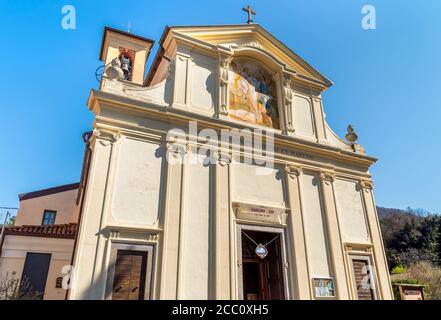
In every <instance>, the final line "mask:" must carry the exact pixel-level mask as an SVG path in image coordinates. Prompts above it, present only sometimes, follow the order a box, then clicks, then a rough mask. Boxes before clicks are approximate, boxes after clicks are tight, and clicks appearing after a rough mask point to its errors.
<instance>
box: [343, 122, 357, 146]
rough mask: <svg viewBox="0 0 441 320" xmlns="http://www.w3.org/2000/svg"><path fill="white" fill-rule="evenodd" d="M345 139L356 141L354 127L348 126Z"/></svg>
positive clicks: (351, 141)
mask: <svg viewBox="0 0 441 320" xmlns="http://www.w3.org/2000/svg"><path fill="white" fill-rule="evenodd" d="M345 138H346V140H348V141H349V142H350V143H355V141H357V139H358V136H357V134H356V133H355V132H354V128H352V126H351V125H349V126H348V133H347V134H346V136H345Z"/></svg>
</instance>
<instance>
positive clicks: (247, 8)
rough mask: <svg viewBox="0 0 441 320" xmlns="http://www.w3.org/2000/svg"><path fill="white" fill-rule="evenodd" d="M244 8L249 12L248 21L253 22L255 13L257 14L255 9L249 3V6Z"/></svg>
mask: <svg viewBox="0 0 441 320" xmlns="http://www.w3.org/2000/svg"><path fill="white" fill-rule="evenodd" d="M242 10H243V11H245V12H246V13H248V21H247V23H248V24H251V23H253V15H255V14H256V12H255V11H253V9H252V8H251V6H250V5H248V7H246V8H242Z"/></svg>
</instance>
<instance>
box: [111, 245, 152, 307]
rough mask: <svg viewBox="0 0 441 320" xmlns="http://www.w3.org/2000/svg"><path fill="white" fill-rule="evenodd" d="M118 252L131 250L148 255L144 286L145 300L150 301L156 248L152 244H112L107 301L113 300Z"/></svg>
mask: <svg viewBox="0 0 441 320" xmlns="http://www.w3.org/2000/svg"><path fill="white" fill-rule="evenodd" d="M118 250H129V251H141V252H146V253H147V265H146V273H145V285H144V288H145V289H144V300H150V299H151V297H152V285H153V268H154V266H153V261H154V254H155V247H154V245H152V244H145V245H140V244H129V243H119V242H112V244H111V248H110V255H109V263H108V266H109V269H108V271H107V281H106V296H105V299H106V300H112V293H113V282H114V279H115V269H116V258H117V254H118Z"/></svg>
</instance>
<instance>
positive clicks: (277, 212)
mask: <svg viewBox="0 0 441 320" xmlns="http://www.w3.org/2000/svg"><path fill="white" fill-rule="evenodd" d="M233 208H234V212H235V214H236V217H237V218H239V219H244V220H252V221H260V222H267V223H272V224H281V225H286V216H287V212H288V209H286V208H275V207H268V206H261V205H254V204H248V203H241V202H234V203H233Z"/></svg>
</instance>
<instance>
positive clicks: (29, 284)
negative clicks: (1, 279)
mask: <svg viewBox="0 0 441 320" xmlns="http://www.w3.org/2000/svg"><path fill="white" fill-rule="evenodd" d="M51 257H52V255H51V254H50V253H34V252H28V253H27V254H26V260H25V265H24V268H23V273H22V276H21V283H20V292H21V293H22V294H27V295H37V296H38V297H39V298H40V299H43V297H44V290H45V288H46V281H47V275H48V272H49V265H50V263H51Z"/></svg>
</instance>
